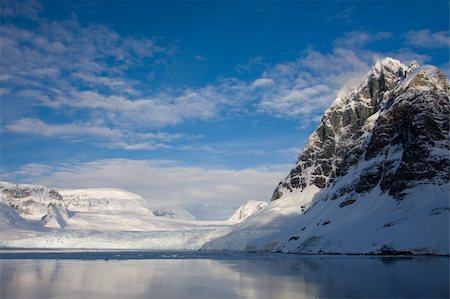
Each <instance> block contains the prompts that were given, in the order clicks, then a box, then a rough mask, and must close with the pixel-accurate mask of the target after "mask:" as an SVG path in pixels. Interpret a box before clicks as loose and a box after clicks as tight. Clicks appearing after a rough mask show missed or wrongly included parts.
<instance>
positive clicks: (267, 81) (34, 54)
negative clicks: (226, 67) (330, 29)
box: [0, 1, 440, 150]
mask: <svg viewBox="0 0 450 299" xmlns="http://www.w3.org/2000/svg"><path fill="white" fill-rule="evenodd" d="M2 3H3V2H2ZM4 3H5V7H6V6H8V7H9V8H8V10H7V12H6V13H7V14H8V15H10V16H11V17H12V16H14V17H24V16H23V15H21V14H20V13H19V12H17V9H16V6H15V5H13V2H10V1H7V2H4ZM33 3H35V2H34V1H30V2H29V5H28V6H29V7H30V9H29V10H30V12H29V13H27V15H30V16H31V15H34V20H35V21H34V22H33V24H31V25H29V26H27V27H21V26H19V25H17V24H20V22H17V23H16V22H10V21H8V20H9V19H8V18H7V19H6V21H5V24H3V26H1V27H0V38H1V40H2V44H1V50H2V59H1V60H0V93H1V94H2V97H4V100H5V102H7V103H8V104H10V105H17V109H16V110H20V109H19V105H22V104H23V103H27V106H28V107H37V108H36V109H47V110H50V111H52V112H53V113H54V114H55V115H57V116H58V119H59V121H60V123H51V121H52V120H51V118H46V119H38V118H37V117H36V115H41V114H39V113H36V114H33V116H32V117H31V116H30V115H25V116H24V115H22V116H20V118H16V119H14V118H12V117H7V118H6V120H2V121H3V123H4V124H3V127H6V128H7V129H8V130H9V132H13V133H17V134H25V133H27V134H34V135H40V136H44V137H52V138H58V137H60V138H66V139H70V138H68V137H70V136H73V137H77V140H89V142H95V138H94V136H98V137H99V139H98V140H99V142H98V146H102V147H104V146H107V147H114V148H122V149H127V150H147V149H158V148H165V147H168V146H173V144H171V142H169V141H158V142H155V141H148V140H147V139H145V138H143V137H142V136H141V135H140V134H142V133H153V134H154V133H156V132H157V131H159V130H161V129H163V128H165V127H169V126H178V125H181V124H183V123H186V122H189V121H195V120H196V121H215V120H217V119H221V118H224V117H228V116H231V117H234V116H236V115H239V114H240V115H249V114H265V115H271V116H276V117H284V118H294V119H299V122H301V124H303V125H304V124H309V123H312V122H315V121H316V120H317V116H318V115H320V114H321V113H322V112H323V110H325V109H326V108H327V107H328V106H329V104H330V103H331V102H332V101H333V99H334V98H335V96H336V94H337V92H338V90H339V89H340V88H341V87H342V86H343V85H344V84H348V83H349V82H352V80H354V79H355V78H358V77H359V76H360V75H361V74H363V73H365V72H366V71H367V70H368V69H369V67H370V65H371V64H372V63H373V61H374V59H375V57H376V56H377V55H378V54H376V53H373V52H371V51H368V50H366V49H365V46H366V45H367V44H368V43H370V42H376V41H381V40H384V39H387V38H391V35H390V33H388V32H375V33H369V32H364V31H361V30H360V31H354V32H349V33H346V34H344V35H343V36H342V37H341V38H338V39H336V40H335V41H334V42H333V48H332V50H331V51H329V52H321V51H318V50H315V49H314V48H309V49H307V50H305V51H303V52H302V53H301V54H300V55H299V56H298V57H295V58H293V59H292V60H291V61H285V62H281V63H277V64H273V65H271V64H268V63H266V62H265V61H264V59H263V58H262V57H261V56H257V57H253V58H251V59H249V61H247V63H245V64H243V65H240V66H238V67H236V72H237V74H236V77H229V78H221V79H211V80H210V81H209V82H208V83H205V84H204V85H203V86H200V87H195V88H194V87H189V86H179V87H173V86H172V87H167V86H165V87H155V86H153V85H152V82H151V80H150V82H149V80H148V78H149V77H151V73H152V72H153V71H154V70H155V69H157V68H158V67H161V63H164V61H166V60H167V59H171V57H172V56H173V55H174V50H173V48H174V47H173V43H172V42H170V41H166V40H164V39H162V38H151V37H144V36H139V35H122V34H120V33H118V32H116V31H114V30H112V29H111V28H109V27H107V26H105V25H102V24H90V25H85V24H83V23H81V22H80V21H79V20H78V19H77V18H76V17H71V18H68V19H63V20H54V21H49V20H47V19H41V18H39V12H40V10H42V9H43V8H42V7H41V6H39V5H37V4H36V5H35V4H33ZM36 3H37V2H36ZM31 11H33V13H31ZM352 13H353V11H352V9H349V10H348V11H347V12H346V14H347V15H350V14H352ZM336 17H338V16H336ZM342 17H345V15H343V16H342ZM9 18H10V17H9ZM432 36H433V38H434V39H438V40H440V38H438V37H436V36H434V35H432ZM439 36H440V35H439ZM201 58H202V56H198V57H196V59H197V60H202V59H201ZM136 73H138V74H139V76H136V75H135V74H136ZM147 75H148V76H147ZM19 103H20V104H19ZM30 109H31V108H30ZM11 110H13V109H11ZM74 115H76V117H74ZM64 117H65V122H64V121H61V119H62V118H64ZM74 119H75V120H74ZM37 128H39V129H42V130H46V131H47V133H42V132H41V131H40V130H38V129H37ZM83 136H84V137H86V138H84V139H83V138H82V137H83ZM152 140H154V139H152ZM183 146H184V147H186V148H188V147H189V145H188V144H184V145H183ZM178 148H181V147H180V146H178Z"/></svg>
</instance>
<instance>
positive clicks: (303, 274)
mask: <svg viewBox="0 0 450 299" xmlns="http://www.w3.org/2000/svg"><path fill="white" fill-rule="evenodd" d="M0 281H1V287H0V298H36V299H38V298H64V299H68V298H196V299H197V298H227V299H228V298H258V299H262V298H330V297H331V298H360V297H372V298H449V258H448V257H388V256H384V257H382V256H339V255H338V256H328V255H291V254H252V253H248V254H245V253H226V252H156V251H147V252H142V251H128V252H124V251H121V252H115V251H110V252H67V251H58V252H28V251H25V252H17V251H6V252H0Z"/></svg>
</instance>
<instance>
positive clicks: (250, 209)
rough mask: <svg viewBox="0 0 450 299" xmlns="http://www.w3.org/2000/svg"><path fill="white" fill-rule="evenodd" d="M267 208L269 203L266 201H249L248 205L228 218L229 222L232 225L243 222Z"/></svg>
mask: <svg viewBox="0 0 450 299" xmlns="http://www.w3.org/2000/svg"><path fill="white" fill-rule="evenodd" d="M265 206H267V202H265V201H256V200H249V201H248V202H247V203H245V204H244V205H242V206H241V207H239V209H237V210H236V212H234V214H233V215H231V217H230V218H228V221H229V222H231V223H239V222H242V221H244V220H245V219H247V218H248V217H250V216H252V215H253V214H255V213H257V212H258V211H259V210H261V209H262V208H264V207H265Z"/></svg>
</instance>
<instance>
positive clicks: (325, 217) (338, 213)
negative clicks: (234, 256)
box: [203, 58, 450, 254]
mask: <svg viewBox="0 0 450 299" xmlns="http://www.w3.org/2000/svg"><path fill="white" fill-rule="evenodd" d="M449 94H450V86H449V81H448V79H447V78H446V76H445V75H444V74H443V73H442V72H441V71H440V70H438V69H437V68H435V67H433V66H424V67H418V65H417V63H415V62H413V63H411V64H410V66H406V65H404V64H401V63H400V62H399V61H397V60H394V59H391V58H386V59H383V60H381V61H378V62H377V63H376V64H375V66H374V67H373V68H372V70H371V71H370V72H369V73H368V74H367V75H366V77H365V78H364V79H363V80H362V83H361V84H360V85H359V87H357V88H355V89H353V90H350V91H348V90H346V91H345V92H341V93H340V94H339V96H338V98H337V99H336V100H335V102H334V103H333V104H332V105H331V107H330V108H329V109H328V110H327V111H326V112H325V113H324V116H323V118H322V121H321V123H320V124H319V127H318V128H317V130H316V131H315V132H314V133H313V134H312V135H311V137H310V138H309V140H308V142H307V144H306V145H305V148H304V150H303V151H302V153H301V154H300V156H299V158H298V161H297V164H296V165H295V167H294V168H293V169H292V170H291V172H290V173H289V175H288V176H287V177H286V179H284V180H283V181H281V182H280V183H279V185H278V186H277V188H276V189H275V191H274V194H273V196H272V202H271V204H270V205H269V206H268V207H267V208H265V209H264V210H263V211H262V212H261V213H258V214H257V215H256V216H255V217H250V218H249V219H248V221H244V222H243V223H242V224H241V225H237V226H235V227H234V228H233V229H232V230H231V231H230V232H229V233H228V234H227V235H226V236H224V237H222V238H218V239H216V240H212V241H211V242H208V243H207V244H205V245H204V246H203V248H204V249H230V250H248V251H280V252H299V253H402V252H408V253H418V254H421V253H431V254H449V211H450V207H449V198H448V194H449V193H448V192H449V179H450V159H449V146H450V144H449V123H448V117H449V115H450V103H449Z"/></svg>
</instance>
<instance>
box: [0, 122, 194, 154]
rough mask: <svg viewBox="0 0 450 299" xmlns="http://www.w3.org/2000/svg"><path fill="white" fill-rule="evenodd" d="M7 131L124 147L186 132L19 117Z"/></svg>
mask: <svg viewBox="0 0 450 299" xmlns="http://www.w3.org/2000/svg"><path fill="white" fill-rule="evenodd" d="M5 131H6V132H9V133H20V134H28V135H33V136H38V137H49V138H65V139H67V140H69V141H70V142H80V141H88V142H92V143H95V144H96V145H98V146H102V147H109V148H120V149H125V150H155V149H160V148H169V147H172V146H171V145H170V144H171V143H172V142H174V141H178V140H182V139H190V138H191V137H190V136H187V135H185V134H180V133H174V134H169V133H166V132H157V133H138V132H133V131H127V130H119V129H112V128H109V127H107V126H104V125H99V124H86V123H63V124H49V123H46V122H43V121H42V120H39V119H33V118H22V119H19V120H17V121H15V122H13V123H11V124H8V125H7V126H6V127H5Z"/></svg>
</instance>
